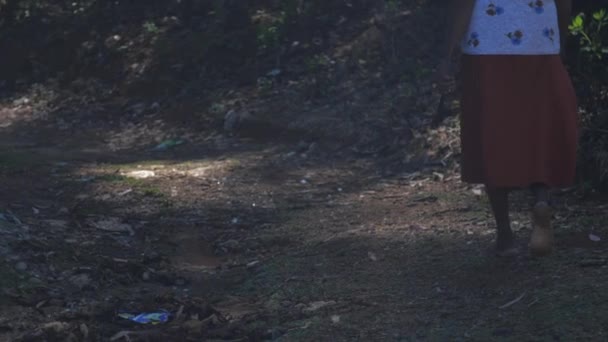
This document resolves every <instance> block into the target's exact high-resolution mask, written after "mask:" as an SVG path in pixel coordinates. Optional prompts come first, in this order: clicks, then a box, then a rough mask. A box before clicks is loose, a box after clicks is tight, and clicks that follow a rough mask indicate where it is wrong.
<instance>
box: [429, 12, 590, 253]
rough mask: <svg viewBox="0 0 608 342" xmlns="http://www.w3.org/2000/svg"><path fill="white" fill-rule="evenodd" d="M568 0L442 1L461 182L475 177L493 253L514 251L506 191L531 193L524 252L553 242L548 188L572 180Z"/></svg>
mask: <svg viewBox="0 0 608 342" xmlns="http://www.w3.org/2000/svg"><path fill="white" fill-rule="evenodd" d="M571 7H572V0H452V6H451V10H450V11H451V12H450V17H451V21H452V23H451V25H450V28H449V34H448V36H447V39H446V40H447V44H446V48H445V51H444V52H445V56H444V59H443V62H442V63H441V64H440V65H439V67H438V70H437V77H438V78H439V79H440V80H446V79H447V78H449V76H450V75H449V69H450V68H449V67H450V61H451V60H452V56H453V54H454V52H455V50H456V49H457V47H458V46H460V50H461V52H462V58H461V75H462V116H461V132H462V133H461V134H462V135H461V141H462V154H463V158H462V179H463V181H465V182H469V183H480V184H485V187H486V192H487V194H488V197H489V200H490V204H491V206H492V210H493V213H494V216H495V219H496V225H497V241H496V252H497V255H499V256H508V255H512V254H514V253H516V252H517V250H516V248H515V244H514V236H513V232H512V230H511V223H510V220H509V201H508V195H509V191H511V190H512V189H518V188H530V189H531V190H532V191H533V193H534V195H535V205H534V207H533V208H532V223H533V232H532V236H531V239H530V244H529V247H530V251H531V252H532V253H533V254H535V255H546V254H549V253H551V251H552V248H553V227H552V225H551V216H552V214H551V208H550V206H549V189H550V188H552V187H563V186H569V185H572V183H573V182H574V178H575V168H576V150H577V140H578V139H577V130H578V129H577V121H578V115H577V107H576V96H575V93H574V90H573V87H572V84H571V80H570V78H569V76H568V74H567V71H566V69H565V68H564V65H563V63H562V59H561V56H560V54H563V52H564V43H565V40H566V39H565V38H566V36H567V32H568V31H567V30H568V23H569V20H570V12H571Z"/></svg>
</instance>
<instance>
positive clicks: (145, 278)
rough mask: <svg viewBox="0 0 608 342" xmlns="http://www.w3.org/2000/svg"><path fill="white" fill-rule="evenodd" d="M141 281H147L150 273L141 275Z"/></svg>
mask: <svg viewBox="0 0 608 342" xmlns="http://www.w3.org/2000/svg"><path fill="white" fill-rule="evenodd" d="M141 279H143V280H144V281H148V280H150V272H144V273H143V274H142V275H141Z"/></svg>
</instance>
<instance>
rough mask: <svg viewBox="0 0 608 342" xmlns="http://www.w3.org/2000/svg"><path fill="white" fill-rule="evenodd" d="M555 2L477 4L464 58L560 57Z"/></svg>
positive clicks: (492, 0) (528, 0)
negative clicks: (477, 56)
mask: <svg viewBox="0 0 608 342" xmlns="http://www.w3.org/2000/svg"><path fill="white" fill-rule="evenodd" d="M558 35H559V28H558V22H557V6H556V4H555V0H476V3H475V7H474V12H473V16H472V19H471V23H470V27H469V31H468V33H467V36H466V37H465V39H464V40H463V43H462V50H463V53H465V54H507V55H509V54H512V55H516V54H520V55H534V54H541V55H542V54H559V50H560V46H559V39H555V37H556V36H558Z"/></svg>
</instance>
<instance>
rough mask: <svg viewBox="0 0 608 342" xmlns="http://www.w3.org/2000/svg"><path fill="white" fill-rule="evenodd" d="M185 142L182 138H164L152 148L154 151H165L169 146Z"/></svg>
mask: <svg viewBox="0 0 608 342" xmlns="http://www.w3.org/2000/svg"><path fill="white" fill-rule="evenodd" d="M185 143H186V142H185V141H184V140H181V139H169V140H165V141H163V142H161V143H160V144H158V145H156V147H154V148H153V150H154V151H166V150H168V149H170V148H173V147H176V146H179V145H183V144H185Z"/></svg>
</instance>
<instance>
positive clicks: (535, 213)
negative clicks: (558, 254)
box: [529, 202, 553, 256]
mask: <svg viewBox="0 0 608 342" xmlns="http://www.w3.org/2000/svg"><path fill="white" fill-rule="evenodd" d="M529 247H530V252H531V253H532V255H535V256H545V255H549V254H551V252H553V227H552V225H551V207H549V204H548V203H547V202H539V203H537V204H536V205H535V206H534V209H532V236H531V237H530V245H529Z"/></svg>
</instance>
